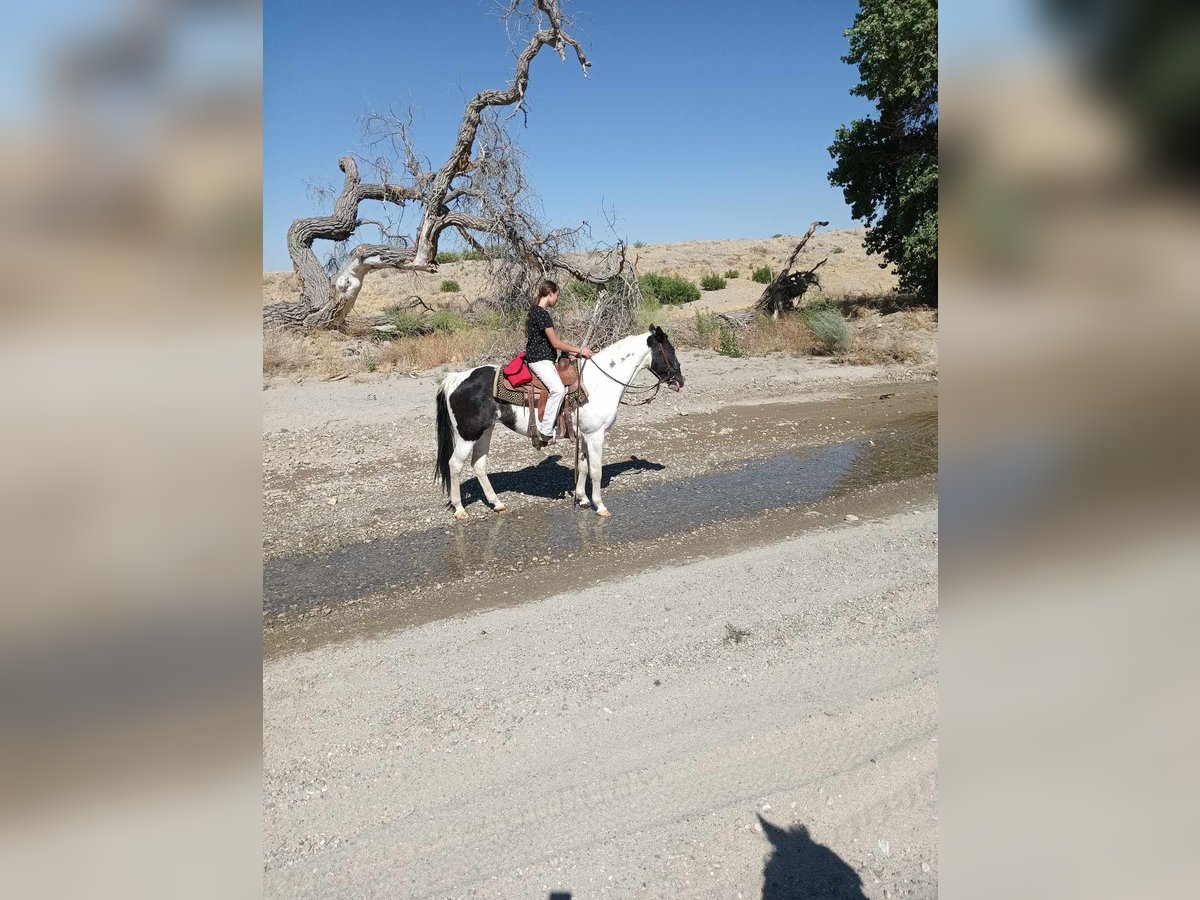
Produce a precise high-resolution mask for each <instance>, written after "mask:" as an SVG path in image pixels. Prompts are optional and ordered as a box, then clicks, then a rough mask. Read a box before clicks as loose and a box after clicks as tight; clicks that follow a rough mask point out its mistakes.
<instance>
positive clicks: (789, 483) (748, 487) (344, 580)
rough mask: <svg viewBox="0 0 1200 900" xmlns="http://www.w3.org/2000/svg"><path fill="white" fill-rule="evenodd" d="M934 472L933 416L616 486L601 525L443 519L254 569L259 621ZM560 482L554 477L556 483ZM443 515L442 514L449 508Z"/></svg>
mask: <svg viewBox="0 0 1200 900" xmlns="http://www.w3.org/2000/svg"><path fill="white" fill-rule="evenodd" d="M936 470H937V413H936V412H930V413H922V414H919V415H914V416H910V417H908V418H906V419H902V420H900V421H897V422H896V423H894V424H892V425H889V426H887V427H885V428H882V429H880V430H878V431H876V432H874V433H872V434H870V435H868V436H867V437H863V438H859V439H856V440H852V441H845V442H842V443H837V444H829V445H826V446H823V447H810V448H803V449H797V450H796V451H794V452H790V453H782V454H779V455H777V456H773V457H770V458H768V459H763V460H756V461H754V462H750V463H747V464H745V465H742V466H740V467H737V468H733V469H729V470H725V471H720V472H713V473H709V474H706V475H699V476H695V477H693V478H685V479H681V480H678V481H665V482H660V483H658V484H653V485H650V486H648V487H645V488H641V489H634V490H628V491H621V492H619V493H618V494H616V495H614V497H613V501H612V502H610V503H609V504H608V505H609V506H610V508H612V509H613V511H614V515H613V517H612V518H609V519H601V518H600V517H598V516H597V515H596V514H595V512H594V511H592V510H590V509H588V510H579V509H576V508H574V507H572V506H571V505H570V503H569V502H567V501H566V500H564V501H562V502H561V503H549V504H546V505H544V506H539V507H537V508H535V509H529V510H525V511H523V512H521V513H520V514H519V515H518V514H513V513H510V514H507V515H497V514H494V513H491V512H490V511H486V507H482V506H480V505H478V504H477V505H475V506H473V507H472V508H471V509H472V511H473V512H474V511H476V510H484V511H485V512H486V515H488V516H489V517H491V518H490V521H488V520H486V519H485V520H482V521H481V520H480V518H479V514H478V512H476V516H475V518H474V519H473V520H472V521H468V522H465V523H457V522H452V521H451V523H450V524H449V525H447V526H439V527H436V528H431V529H429V530H426V531H422V532H417V533H415V534H409V535H406V536H405V537H403V538H398V539H394V540H380V541H372V542H371V543H364V544H358V545H355V546H352V547H345V548H343V549H340V550H337V551H334V552H331V553H321V554H311V555H305V556H297V557H291V558H287V559H275V560H271V561H269V562H267V563H266V565H265V567H264V570H263V595H264V608H265V611H266V612H267V613H268V614H278V613H294V612H302V611H304V610H306V609H308V608H310V607H312V606H316V605H326V604H336V603H339V602H343V601H346V600H351V599H354V598H357V597H363V596H367V595H370V594H378V593H382V592H385V591H388V590H391V589H399V588H412V587H414V586H417V585H420V584H422V583H426V584H428V583H433V582H439V581H443V580H447V579H454V578H459V577H463V576H466V575H470V574H473V573H475V572H479V571H481V570H485V569H487V568H489V567H491V566H494V565H495V564H497V563H502V564H510V563H514V562H515V563H520V562H521V561H533V560H534V559H535V558H537V557H555V556H561V555H563V554H565V553H570V552H575V551H579V550H586V549H594V548H597V547H616V546H619V545H622V544H629V543H631V542H636V541H639V540H647V539H650V538H657V537H662V536H663V535H666V534H674V533H683V532H686V531H689V530H691V529H694V528H698V527H701V526H704V525H710V524H712V523H714V522H720V521H722V520H725V519H734V518H739V517H745V516H749V515H753V514H755V513H758V512H762V511H763V510H768V509H778V508H780V507H791V506H802V505H805V504H811V503H816V502H818V501H820V500H824V499H826V498H828V497H832V496H834V495H836V494H839V493H844V492H848V491H853V490H859V489H863V488H868V487H871V486H874V485H879V484H884V483H887V482H893V481H901V480H904V479H908V478H915V477H918V476H921V475H928V474H930V473H932V472H935V471H936ZM565 481H566V479H565V478H564V483H565ZM447 519H449V513H448V512H447Z"/></svg>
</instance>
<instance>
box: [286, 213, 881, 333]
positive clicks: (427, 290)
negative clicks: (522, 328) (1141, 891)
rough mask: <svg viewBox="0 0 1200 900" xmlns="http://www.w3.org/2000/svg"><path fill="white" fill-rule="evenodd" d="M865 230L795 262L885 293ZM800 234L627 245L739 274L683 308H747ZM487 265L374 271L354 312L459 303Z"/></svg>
mask: <svg viewBox="0 0 1200 900" xmlns="http://www.w3.org/2000/svg"><path fill="white" fill-rule="evenodd" d="M863 234H864V230H863V229H861V228H843V229H837V230H833V231H824V232H817V233H816V234H815V235H813V237H812V239H811V240H810V241H809V242H808V245H807V246H806V247H805V248H804V252H803V253H801V254H800V258H799V260H798V262H799V263H800V264H802V265H803V267H805V268H807V267H809V266H811V265H815V264H816V263H818V262H820V261H821V260H822V259H824V258H826V257H828V262H826V263H825V264H824V265H823V266H822V267H821V269H820V275H821V283H822V286H823V288H824V291H825V293H826V294H828V295H829V296H830V297H833V298H835V299H841V298H847V297H854V296H859V295H863V296H871V295H878V294H881V293H886V292H887V291H890V290H892V289H893V288H894V287H895V286H896V279H895V276H894V275H892V274H891V273H890V272H889V271H888V269H886V268H882V269H881V268H880V264H881V263H882V262H883V260H882V258H880V257H878V256H875V255H873V254H868V253H867V252H866V251H865V250H863V246H862V240H863ZM799 240H800V235H798V234H797V235H781V236H779V237H773V238H751V239H743V240H722V241H680V242H676V243H667V244H643V245H642V246H640V247H630V248H629V258H630V260H631V261H634V262H635V263H636V265H637V268H638V272H639V273H641V274H646V273H648V272H658V273H663V274H671V275H682V276H684V277H685V278H688V279H691V280H692V281H695V282H696V283H699V281H700V279H701V278H702V277H704V276H705V275H709V274H712V273H716V274H718V275H724V273H725V272H726V271H727V270H730V269H735V270H737V272H738V277H737V278H736V279H729V280H728V283H727V285H726V287H724V288H723V289H721V290H718V291H705V292H704V295H703V297H702V298H701V299H700V300H699V301H698V302H696V303H689V304H688V305H687V310H688V314H689V315H690V314H692V313H694V312H695V311H696V310H698V309H714V310H726V309H737V308H739V307H744V306H749V305H750V304H752V303H753V302H754V301H755V300H756V299H757V298H758V295H759V294H760V293H761V292H762V288H763V286H762V285H761V284H755V283H754V282H753V281H752V280H751V277H750V276H751V275H752V273H753V272H754V270H755V269H756V268H759V267H761V266H768V267H769V268H770V269H771V270H772V271H773V272H777V271H778V270H779V269H780V268H781V267H782V266H783V263H784V262H785V261H786V260H787V257H788V255H789V254H790V253H791V252H792V249H793V248H794V247H795V246H796V244H797V242H798V241H799ZM486 269H487V264H486V263H484V262H479V261H463V262H453V263H444V264H443V265H441V266H439V267H438V271H437V273H436V274H427V273H423V272H415V273H403V274H402V273H399V272H378V273H375V274H373V275H372V276H370V277H369V278H368V279H367V281H366V283H365V284H364V285H363V289H362V293H361V294H360V295H359V298H358V301H357V303H356V304H355V312H358V313H377V312H382V311H383V309H384V307H386V306H388V305H389V304H392V303H396V302H400V301H403V300H406V299H407V298H409V297H411V296H413V295H416V296H419V297H421V298H422V299H423V300H424V301H425V302H426V303H429V304H430V305H433V306H447V307H451V308H462V307H465V306H466V305H467V304H469V303H471V302H473V301H475V300H478V299H479V298H480V297H482V296H483V295H484V293H485V292H486ZM446 281H452V282H455V283H456V284H457V286H458V290H450V291H442V290H441V287H442V284H443V282H446ZM298 294H299V288H298V285H297V284H296V282H295V279H294V278H293V277H292V274H291V272H264V273H263V303H264V304H268V303H276V302H278V301H281V300H294V299H296V297H297V296H298Z"/></svg>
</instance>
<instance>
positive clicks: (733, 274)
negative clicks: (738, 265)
mask: <svg viewBox="0 0 1200 900" xmlns="http://www.w3.org/2000/svg"><path fill="white" fill-rule="evenodd" d="M725 277H726V278H729V279H734V278H737V277H738V270H737V269H726V270H725Z"/></svg>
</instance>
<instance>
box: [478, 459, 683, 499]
mask: <svg viewBox="0 0 1200 900" xmlns="http://www.w3.org/2000/svg"><path fill="white" fill-rule="evenodd" d="M563 460H565V461H566V462H567V463H568V464H571V465H573V464H574V462H575V450H574V447H572V448H571V450H570V452H569V453H566V452H564V453H563V454H555V455H553V456H547V457H546V458H545V459H543V460H542V461H541V462H539V463H538V464H537V465H535V466H526V467H525V468H524V469H517V470H516V471H512V472H488V478H490V479H491V482H492V487H494V488H495V489H496V493H498V494H500V495H501V496H503V495H504V494H524V495H525V496H527V497H541V498H542V499H545V500H557V499H558V498H559V497H561V496H562V495H563V492H564V491H571V490H574V489H575V475H574V473H573V472H572V470H571V469H569V468H564V467H563V466H562V465H560V461H563ZM665 468H666V466H664V465H663V464H662V463H656V462H650V461H649V460H645V459H642V458H641V457H639V456H631V457H629V459H624V460H621V461H620V462H608V461H607V460H605V462H604V477H603V479H602V480H601V482H600V487H601V489H603V488H607V487H608V486H609V484H610V483H611V482H612V480H613V479H614V478H617V477H620V476H621V475H624V474H625V473H626V472H661V471H662V470H663V469H665ZM465 474H466V473H465V472H464V475H465ZM589 483H590V482H589ZM462 499H463V506H468V505H470V504H472V503H477V502H482V501H483V491H482V490H481V489H480V487H479V481H478V480H477V479H476V478H475V476H474V474H473V473H472V474H471V475H470V478H469V480H467V481H464V483H463V485H462Z"/></svg>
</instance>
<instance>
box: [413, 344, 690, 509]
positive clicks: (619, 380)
mask: <svg viewBox="0 0 1200 900" xmlns="http://www.w3.org/2000/svg"><path fill="white" fill-rule="evenodd" d="M645 368H649V369H650V371H651V373H653V375H654V376H655V377H656V378H657V379H658V382H657V384H655V385H654V387H655V388H656V389H657V388H659V387H661V386H662V385H663V384H666V385H667V386H668V387H670V388H671V390H673V391H675V392H676V393H678V392H679V390H680V389H681V388H682V387H683V372H682V370H681V369H680V367H679V358H678V357H677V356H676V355H675V348H674V347H673V346H672V345H671V340H670V338H668V337H667V334H666V332H665V331H663V330H662V328H659V327H657V326H655V325H651V326H650V330H649V331H648V332H643V333H642V334H635V335H631V336H630V337H626V338H622V339H621V340H619V341H617V342H616V343H615V344H610V345H609V346H607V347H605V348H604V349H602V350H597V351H596V352H595V353H594V354H593V355H592V358H591V359H590V360H584V362H583V365H582V366H581V367H580V372H579V377H580V379H581V380H582V382H583V387H584V390H586V391H587V395H588V402H587V403H585V404H583V405H582V406H580V407H579V409H578V417H579V418H578V420H577V421H578V424H577V428H578V430H579V435H580V437H579V440H580V444H581V451H582V459H583V460H586V461H587V467H586V468H585V467H584V466H583V465H578V464H577V466H576V472H575V494H574V502H575V503H577V504H579V506H580V507H582V508H584V509H587V508H588V507H589V505H591V504H594V505H595V507H596V513H597V514H598V515H601V516H609V515H611V513H610V512H609V511H608V508H607V507H606V506H605V505H604V500H603V499H602V498H601V496H600V482H601V478H602V474H603V469H604V466H603V456H604V437H605V435H607V434H608V430H609V429H610V428H612V426H613V423H614V422H616V420H617V408H618V407H619V406H620V404H621V398H622V397H623V396H624V395H625V391H626V390H627V389H629V388H630V387H632V386H633V385H632V382H633V379H634V376H636V375H637V374H638V373H639V372H640V371H642V369H645ZM495 377H496V367H495V366H478V367H476V368H474V369H471V370H470V371H467V372H451V373H450V374H448V375H446V377H445V378H443V379H442V381H441V383H440V384H439V385H438V391H437V401H436V402H437V463H436V464H435V466H434V481H435V482H439V483H440V484H441V486H442V491H443V493H445V494H446V495H447V496H448V497H449V501H450V505H451V506H452V507H453V508H454V518H456V519H466V518H467V517H468V516H467V511H466V510H465V509H463V505H462V496H461V487H462V476H463V470H464V469H465V468H466V467H467V462H468V461H470V463H471V466H472V468H473V469H474V471H475V475H476V477H477V478H478V479H479V485H480V487H482V488H483V495H484V497H485V498H487V502H488V503H489V504H491V506H492V508H493V509H494V510H495V511H496V512H499V513H502V512H506V511H507V510H508V507H507V506H505V505H504V502H503V501H502V500H501V499H500V498H499V497H498V496H497V494H496V491H495V490H494V489H493V488H492V483H491V481H490V480H488V475H487V460H488V450H489V448H490V447H491V443H492V431H493V429H494V428H495V427H496V423H497V422H501V423H502V424H504V425H505V426H506V427H507V428H509V429H511V430H512V431H515V432H517V433H518V434H522V435H523V434H525V433H526V432H527V428H528V425H529V416H530V415H532V413H531V412H530V411H529V410H528V409H527V408H525V407H523V406H521V407H518V406H514V405H513V404H511V403H505V402H503V401H500V400H497V399H496V398H495V397H493V396H492V385H493V383H494V380H495ZM564 402H566V401H564ZM588 474H590V475H591V477H592V496H591V501H590V503H589V500H588V496H587V492H586V491H585V487H586V484H587V476H588Z"/></svg>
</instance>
